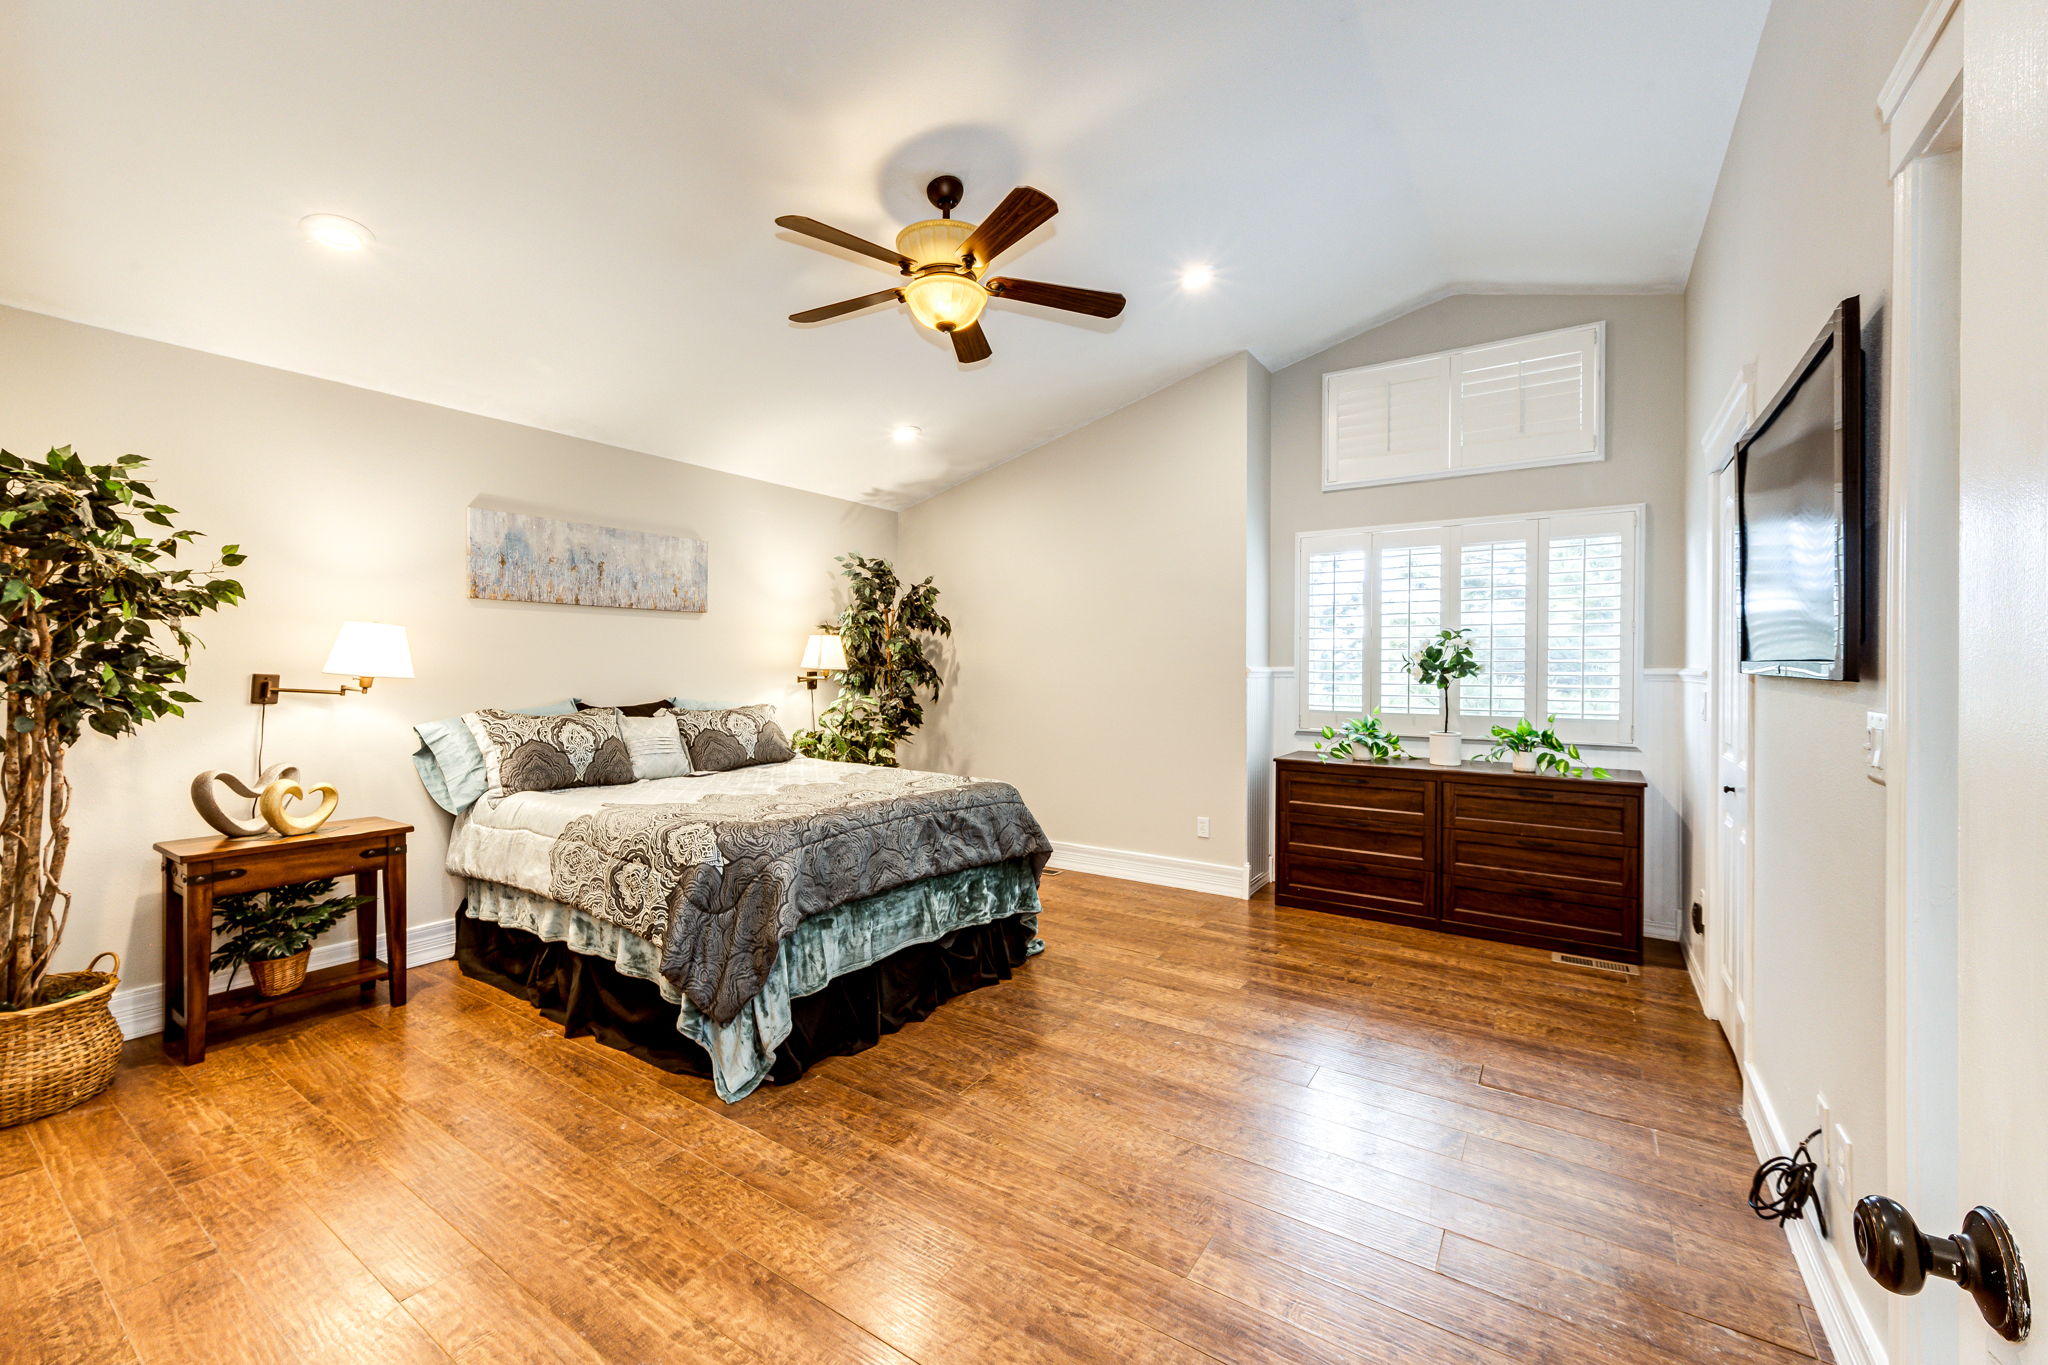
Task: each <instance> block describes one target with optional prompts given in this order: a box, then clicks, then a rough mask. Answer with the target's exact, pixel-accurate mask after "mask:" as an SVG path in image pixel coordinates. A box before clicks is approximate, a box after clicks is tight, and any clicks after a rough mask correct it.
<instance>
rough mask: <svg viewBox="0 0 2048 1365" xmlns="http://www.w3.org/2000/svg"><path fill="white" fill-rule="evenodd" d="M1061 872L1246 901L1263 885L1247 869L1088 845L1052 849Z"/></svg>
mask: <svg viewBox="0 0 2048 1365" xmlns="http://www.w3.org/2000/svg"><path fill="white" fill-rule="evenodd" d="M1051 865H1052V866H1053V867H1056V868H1059V869H1060V870H1061V871H1063V872H1088V873H1093V874H1094V875H1095V876H1098V877H1120V878H1122V879H1123V880H1124V881H1127V882H1148V883H1150V884H1151V885H1153V886H1171V887H1176V888H1178V889H1180V890H1182V891H1204V892H1207V893H1208V894H1210V895H1212V896H1234V897H1236V898H1237V899H1238V900H1249V899H1250V898H1251V894H1252V892H1254V891H1256V890H1257V889H1258V888H1259V886H1261V885H1263V884H1264V879H1263V878H1261V879H1260V880H1259V881H1256V882H1255V881H1254V880H1253V878H1252V871H1251V868H1249V867H1247V866H1243V865H1240V866H1237V867H1232V866H1230V865H1229V864H1227V863H1200V862H1196V861H1195V860H1194V859H1192V858H1167V857H1162V856H1161V855H1159V854H1157V853H1131V852H1128V851H1126V850H1124V849H1120V848H1094V847H1091V846H1090V845H1088V844H1063V843H1059V842H1057V841H1055V842H1054V844H1053V846H1052V864H1051Z"/></svg>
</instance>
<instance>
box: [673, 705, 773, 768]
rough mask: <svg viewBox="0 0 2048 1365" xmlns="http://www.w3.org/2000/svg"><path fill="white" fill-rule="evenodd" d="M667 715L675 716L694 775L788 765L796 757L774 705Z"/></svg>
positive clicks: (678, 712)
mask: <svg viewBox="0 0 2048 1365" xmlns="http://www.w3.org/2000/svg"><path fill="white" fill-rule="evenodd" d="M665 714H668V715H672V716H674V717H675V721H676V728H677V729H679V730H680V731H681V732H682V736H683V747H684V748H686V749H688V750H689V751H690V768H691V770H692V771H694V772H699V773H727V772H731V771H732V770H733V769H734V768H751V767H754V766H756V765H757V764H761V763H787V762H789V760H791V759H792V758H795V757H796V750H794V749H792V748H790V747H789V736H788V735H786V734H784V733H783V730H782V727H781V726H780V725H778V724H776V723H775V707H774V706H772V705H767V704H764V705H761V706H736V707H733V708H731V709H729V710H724V711H670V712H667V713H665Z"/></svg>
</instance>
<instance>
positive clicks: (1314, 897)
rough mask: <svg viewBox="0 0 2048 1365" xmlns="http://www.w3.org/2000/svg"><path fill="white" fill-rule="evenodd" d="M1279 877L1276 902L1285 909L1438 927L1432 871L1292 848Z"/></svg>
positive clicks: (1287, 852) (1275, 892)
mask: <svg viewBox="0 0 2048 1365" xmlns="http://www.w3.org/2000/svg"><path fill="white" fill-rule="evenodd" d="M1280 878H1281V881H1280V885H1279V886H1278V887H1277V888H1275V891H1274V898H1275V899H1276V900H1278V901H1279V902H1280V904H1282V905H1294V906H1307V907H1309V908H1311V909H1317V910H1346V911H1351V912H1354V913H1358V914H1369V915H1373V916H1379V917H1388V918H1397V919H1403V920H1407V921H1410V922H1412V923H1427V924H1434V923H1436V918H1437V916H1436V895H1435V892H1436V886H1435V877H1434V875H1433V874H1431V873H1428V872H1419V871H1415V870H1413V869H1409V868H1398V867H1389V866H1383V865H1381V864H1377V863H1360V862H1353V861H1350V860H1346V859H1340V858H1319V857H1316V856H1314V855H1313V854H1307V855H1304V854H1301V853H1297V852H1295V851H1293V850H1291V849H1289V850H1284V851H1283V852H1282V854H1281V861H1280Z"/></svg>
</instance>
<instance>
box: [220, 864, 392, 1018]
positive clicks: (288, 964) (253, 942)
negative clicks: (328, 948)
mask: <svg viewBox="0 0 2048 1365" xmlns="http://www.w3.org/2000/svg"><path fill="white" fill-rule="evenodd" d="M329 897H332V899H329ZM369 901H370V898H369V897H368V896H335V895H334V879H333V878H332V877H328V878H325V879H323V880H320V881H316V882H295V883H293V884H292V885H290V886H276V887H272V888H271V889H270V890H268V891H245V892H242V893H240V894H238V895H233V896H222V897H221V898H220V899H218V900H216V901H215V902H214V903H213V927H214V929H215V931H216V932H218V933H223V934H227V935H228V936H229V937H228V940H227V942H225V943H223V944H221V945H220V947H218V948H216V949H215V950H214V953H213V969H214V970H215V971H219V970H220V969H221V968H223V967H226V968H229V969H230V970H229V975H228V984H229V985H230V986H232V985H233V984H234V973H233V969H234V968H236V967H239V966H241V965H242V964H244V963H247V964H248V967H249V978H250V980H252V981H254V982H255V983H256V990H257V991H258V993H260V994H262V995H288V994H290V993H291V992H292V991H295V990H297V989H298V988H299V986H300V985H301V984H302V983H303V982H304V981H305V979H306V959H307V958H308V957H309V956H311V955H312V952H313V940H314V939H317V938H319V937H320V935H322V934H324V933H326V932H327V931H328V930H329V929H332V928H333V927H334V926H335V925H336V924H337V923H339V922H340V920H341V917H342V916H343V915H346V914H347V913H348V912H349V911H351V910H354V909H355V908H357V907H358V906H361V905H367V904H369Z"/></svg>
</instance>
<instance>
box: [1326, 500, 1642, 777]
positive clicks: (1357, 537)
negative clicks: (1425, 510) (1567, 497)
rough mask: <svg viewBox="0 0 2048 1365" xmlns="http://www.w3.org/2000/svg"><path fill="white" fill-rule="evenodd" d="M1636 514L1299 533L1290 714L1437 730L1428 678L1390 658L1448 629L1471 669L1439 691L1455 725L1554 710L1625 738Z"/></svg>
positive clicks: (1561, 728) (1585, 737)
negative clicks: (1463, 645) (1373, 718)
mask: <svg viewBox="0 0 2048 1365" xmlns="http://www.w3.org/2000/svg"><path fill="white" fill-rule="evenodd" d="M1641 520H1642V516H1641V512H1640V510H1639V509H1636V508H1619V509H1609V510H1599V511H1588V512H1560V513H1552V514H1545V515H1542V516H1535V517H1522V518H1514V519H1490V520H1481V521H1468V522H1452V523H1445V524H1440V525H1431V526H1403V527H1381V528H1369V529H1362V530H1352V531H1314V532H1305V533H1303V534H1302V536H1301V537H1300V544H1299V555H1300V563H1299V570H1298V574H1299V577H1298V580H1297V581H1298V584H1299V588H1298V596H1299V608H1298V621H1297V632H1298V639H1299V645H1300V648H1299V657H1300V660H1301V671H1300V676H1299V679H1298V682H1299V685H1300V702H1301V724H1302V727H1303V728H1304V729H1309V730H1314V729H1319V728H1321V727H1322V726H1325V725H1334V724H1336V723H1337V722H1339V721H1341V720H1343V719H1345V718H1346V717H1349V716H1356V715H1360V714H1363V713H1364V712H1367V711H1370V710H1372V709H1373V708H1374V707H1378V708H1379V709H1380V712H1381V716H1382V719H1384V720H1385V721H1386V722H1387V724H1388V725H1390V726H1391V727H1393V728H1394V729H1395V730H1397V731H1400V732H1401V733H1402V734H1409V735H1420V734H1426V733H1428V732H1429V731H1431V730H1434V729H1436V728H1437V726H1438V724H1439V723H1440V721H1441V712H1440V710H1439V707H1440V705H1441V699H1440V697H1439V695H1438V693H1437V690H1436V689H1435V688H1434V687H1423V686H1419V685H1417V684H1416V683H1415V682H1414V681H1413V680H1412V679H1411V678H1409V676H1408V673H1407V669H1406V667H1405V665H1404V664H1403V662H1402V660H1403V656H1404V655H1406V654H1407V653H1409V651H1411V650H1413V649H1414V648H1415V647H1416V646H1417V645H1419V644H1422V643H1423V642H1425V641H1426V640H1428V639H1429V638H1430V637H1431V636H1433V635H1435V634H1436V632H1437V631H1439V630H1442V629H1446V628H1458V627H1462V628H1465V629H1467V630H1469V631H1470V632H1471V635H1472V638H1473V640H1474V641H1475V642H1476V644H1477V645H1478V649H1479V661H1480V663H1481V664H1482V665H1483V667H1484V669H1485V671H1484V672H1482V673H1481V674H1480V675H1479V676H1478V677H1476V678H1468V679H1466V680H1464V681H1463V682H1461V683H1458V684H1456V685H1455V686H1453V687H1452V689H1451V704H1452V706H1453V708H1454V709H1455V711H1456V714H1457V716H1458V717H1459V726H1458V728H1459V729H1461V730H1463V731H1464V732H1465V733H1466V734H1467V735H1471V736H1474V737H1477V736H1480V735H1484V734H1485V733H1486V732H1487V731H1488V730H1490V729H1491V728H1492V727H1493V726H1495V725H1506V724H1512V723H1513V722H1514V720H1515V718H1516V717H1519V716H1527V717H1528V718H1529V719H1531V720H1534V721H1541V720H1542V719H1543V718H1544V717H1545V716H1551V715H1554V716H1556V717H1557V728H1558V732H1559V733H1560V734H1561V735H1563V736H1564V737H1565V738H1567V739H1570V740H1573V741H1575V742H1577V743H1581V744H1628V743H1631V742H1632V741H1633V733H1634V732H1633V726H1634V701H1635V679H1636V675H1637V673H1638V672H1639V669H1638V667H1637V662H1636V600H1637V574H1636V564H1637V559H1638V539H1639V528H1640V526H1641Z"/></svg>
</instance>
